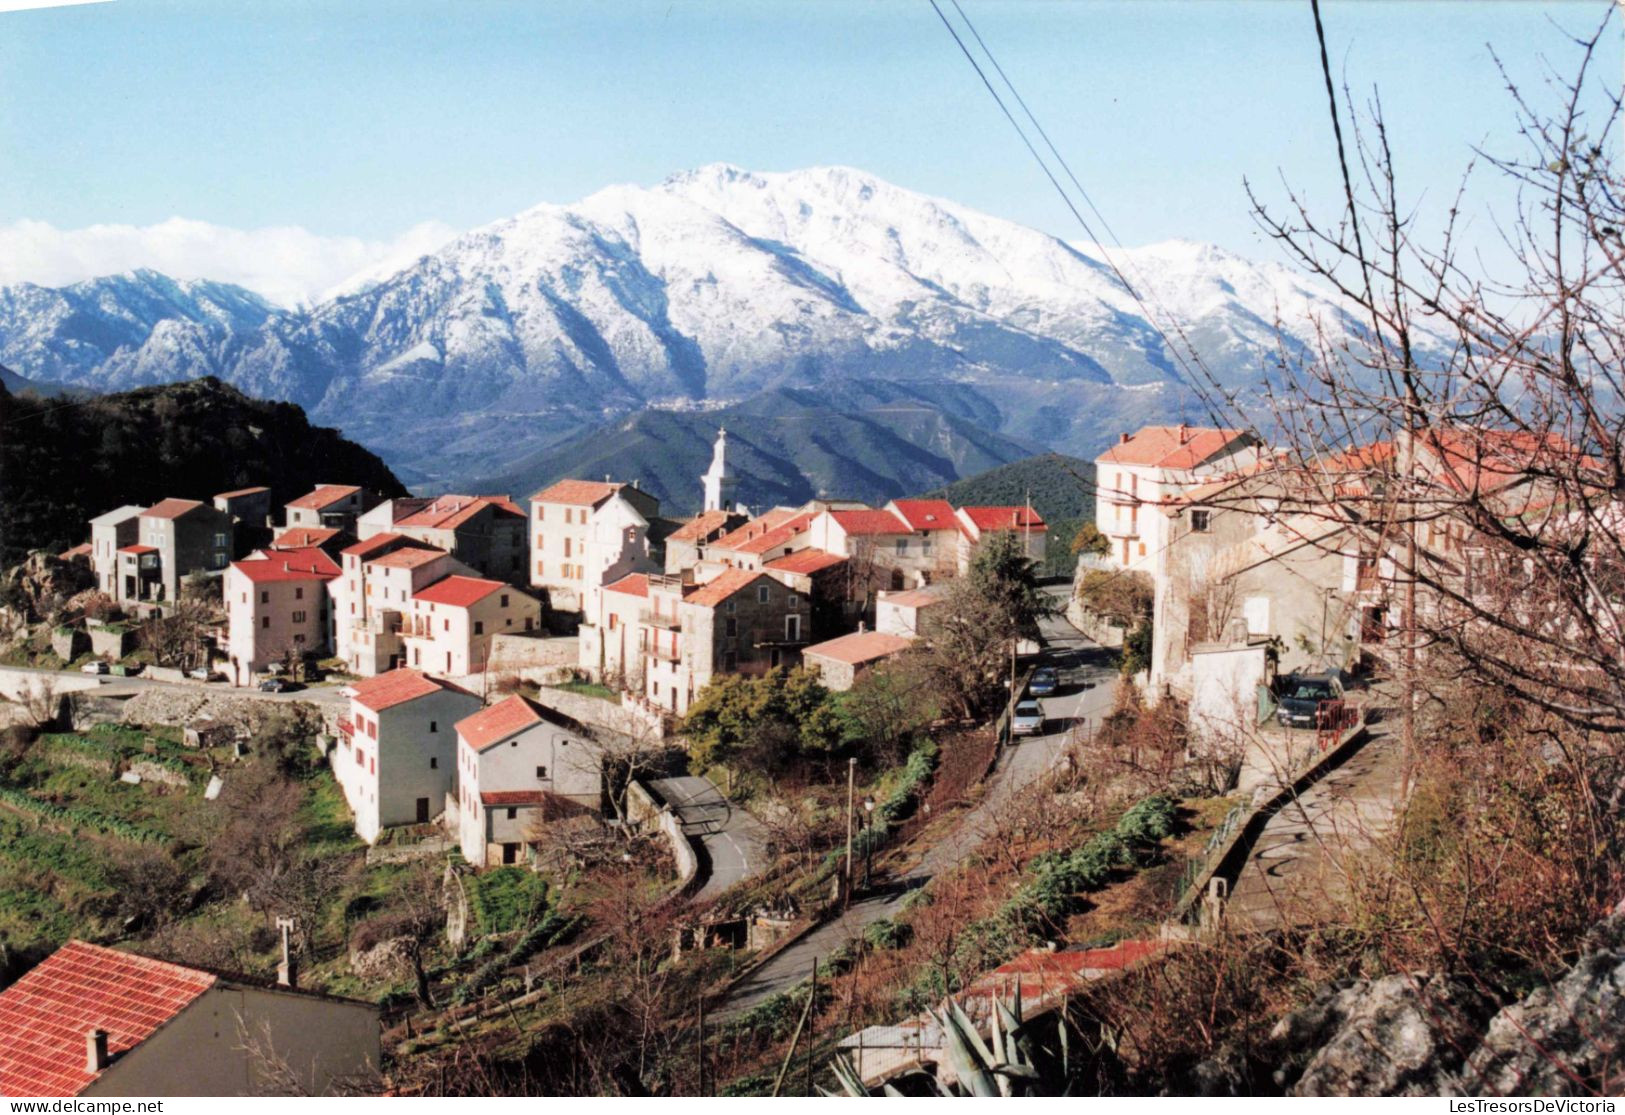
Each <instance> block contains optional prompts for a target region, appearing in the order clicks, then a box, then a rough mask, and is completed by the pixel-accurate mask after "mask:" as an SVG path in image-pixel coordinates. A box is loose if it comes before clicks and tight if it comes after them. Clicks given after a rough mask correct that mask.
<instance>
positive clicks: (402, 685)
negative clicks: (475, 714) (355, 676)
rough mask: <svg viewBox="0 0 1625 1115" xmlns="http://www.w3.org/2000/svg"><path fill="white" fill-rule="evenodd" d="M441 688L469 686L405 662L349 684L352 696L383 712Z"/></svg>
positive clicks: (453, 690)
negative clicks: (443, 678)
mask: <svg viewBox="0 0 1625 1115" xmlns="http://www.w3.org/2000/svg"><path fill="white" fill-rule="evenodd" d="M442 692H448V693H464V694H467V693H468V690H466V689H463V688H461V687H460V686H456V685H453V684H452V683H451V682H449V681H443V680H442V679H440V678H435V677H430V676H429V675H428V674H426V673H424V672H423V671H422V670H410V669H407V668H406V667H404V666H403V667H401V668H399V669H395V670H391V671H389V673H387V674H379V675H378V676H377V677H372V678H364V679H363V680H361V681H358V682H356V683H355V684H354V685H352V686H350V695H351V698H352V699H353V700H354V701H355V702H356V703H357V704H359V705H361V706H362V707H363V708H368V709H371V710H372V711H373V712H383V711H384V710H385V709H387V708H394V707H395V706H396V705H400V704H405V703H406V702H407V701H415V700H417V699H418V698H419V697H427V696H428V695H429V694H430V693H442ZM471 695H472V694H470V696H471Z"/></svg>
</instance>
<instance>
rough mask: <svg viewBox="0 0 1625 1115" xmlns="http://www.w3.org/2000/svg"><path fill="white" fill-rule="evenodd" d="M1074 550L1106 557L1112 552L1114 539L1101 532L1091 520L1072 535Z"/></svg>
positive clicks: (1078, 552) (1077, 552) (1076, 552)
mask: <svg viewBox="0 0 1625 1115" xmlns="http://www.w3.org/2000/svg"><path fill="white" fill-rule="evenodd" d="M1072 552H1073V553H1075V554H1093V555H1094V556H1095V557H1105V556H1106V555H1107V554H1110V553H1111V552H1112V540H1111V539H1110V538H1107V537H1106V536H1105V535H1104V534H1102V533H1100V528H1099V527H1097V526H1096V525H1095V524H1094V522H1093V520H1091V521H1089V522H1086V523H1084V524H1083V525H1082V526H1081V527H1079V528H1078V533H1077V534H1075V535H1073V536H1072Z"/></svg>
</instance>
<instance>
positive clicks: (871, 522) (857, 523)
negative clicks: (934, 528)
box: [829, 511, 910, 535]
mask: <svg viewBox="0 0 1625 1115" xmlns="http://www.w3.org/2000/svg"><path fill="white" fill-rule="evenodd" d="M829 517H830V518H832V519H834V520H835V521H836V522H837V523H839V524H840V527H841V529H842V530H843V531H845V532H846V533H847V534H849V535H851V534H908V533H909V531H910V527H909V525H908V523H906V522H904V521H903V519H902V518H900V517H899V516H897V515H893V514H892V513H891V512H890V511H831V512H830V513H829Z"/></svg>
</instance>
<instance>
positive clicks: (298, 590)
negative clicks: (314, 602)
mask: <svg viewBox="0 0 1625 1115" xmlns="http://www.w3.org/2000/svg"><path fill="white" fill-rule="evenodd" d="M293 598H294V599H295V600H303V599H304V598H305V586H304V585H295V586H294V587H293Z"/></svg>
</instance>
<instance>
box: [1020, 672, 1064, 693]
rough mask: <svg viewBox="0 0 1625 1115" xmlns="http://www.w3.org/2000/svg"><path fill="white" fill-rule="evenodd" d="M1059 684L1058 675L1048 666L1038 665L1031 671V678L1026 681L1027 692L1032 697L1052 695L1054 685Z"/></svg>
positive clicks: (1054, 688)
mask: <svg viewBox="0 0 1625 1115" xmlns="http://www.w3.org/2000/svg"><path fill="white" fill-rule="evenodd" d="M1060 684H1061V679H1060V677H1059V676H1058V675H1057V674H1056V673H1055V671H1054V669H1052V668H1051V667H1049V666H1040V667H1039V668H1038V669H1036V670H1034V671H1033V679H1032V680H1031V681H1029V682H1028V683H1027V692H1028V693H1030V694H1032V695H1033V696H1034V697H1053V696H1054V695H1055V690H1056V687H1057V686H1059V685H1060Z"/></svg>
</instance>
